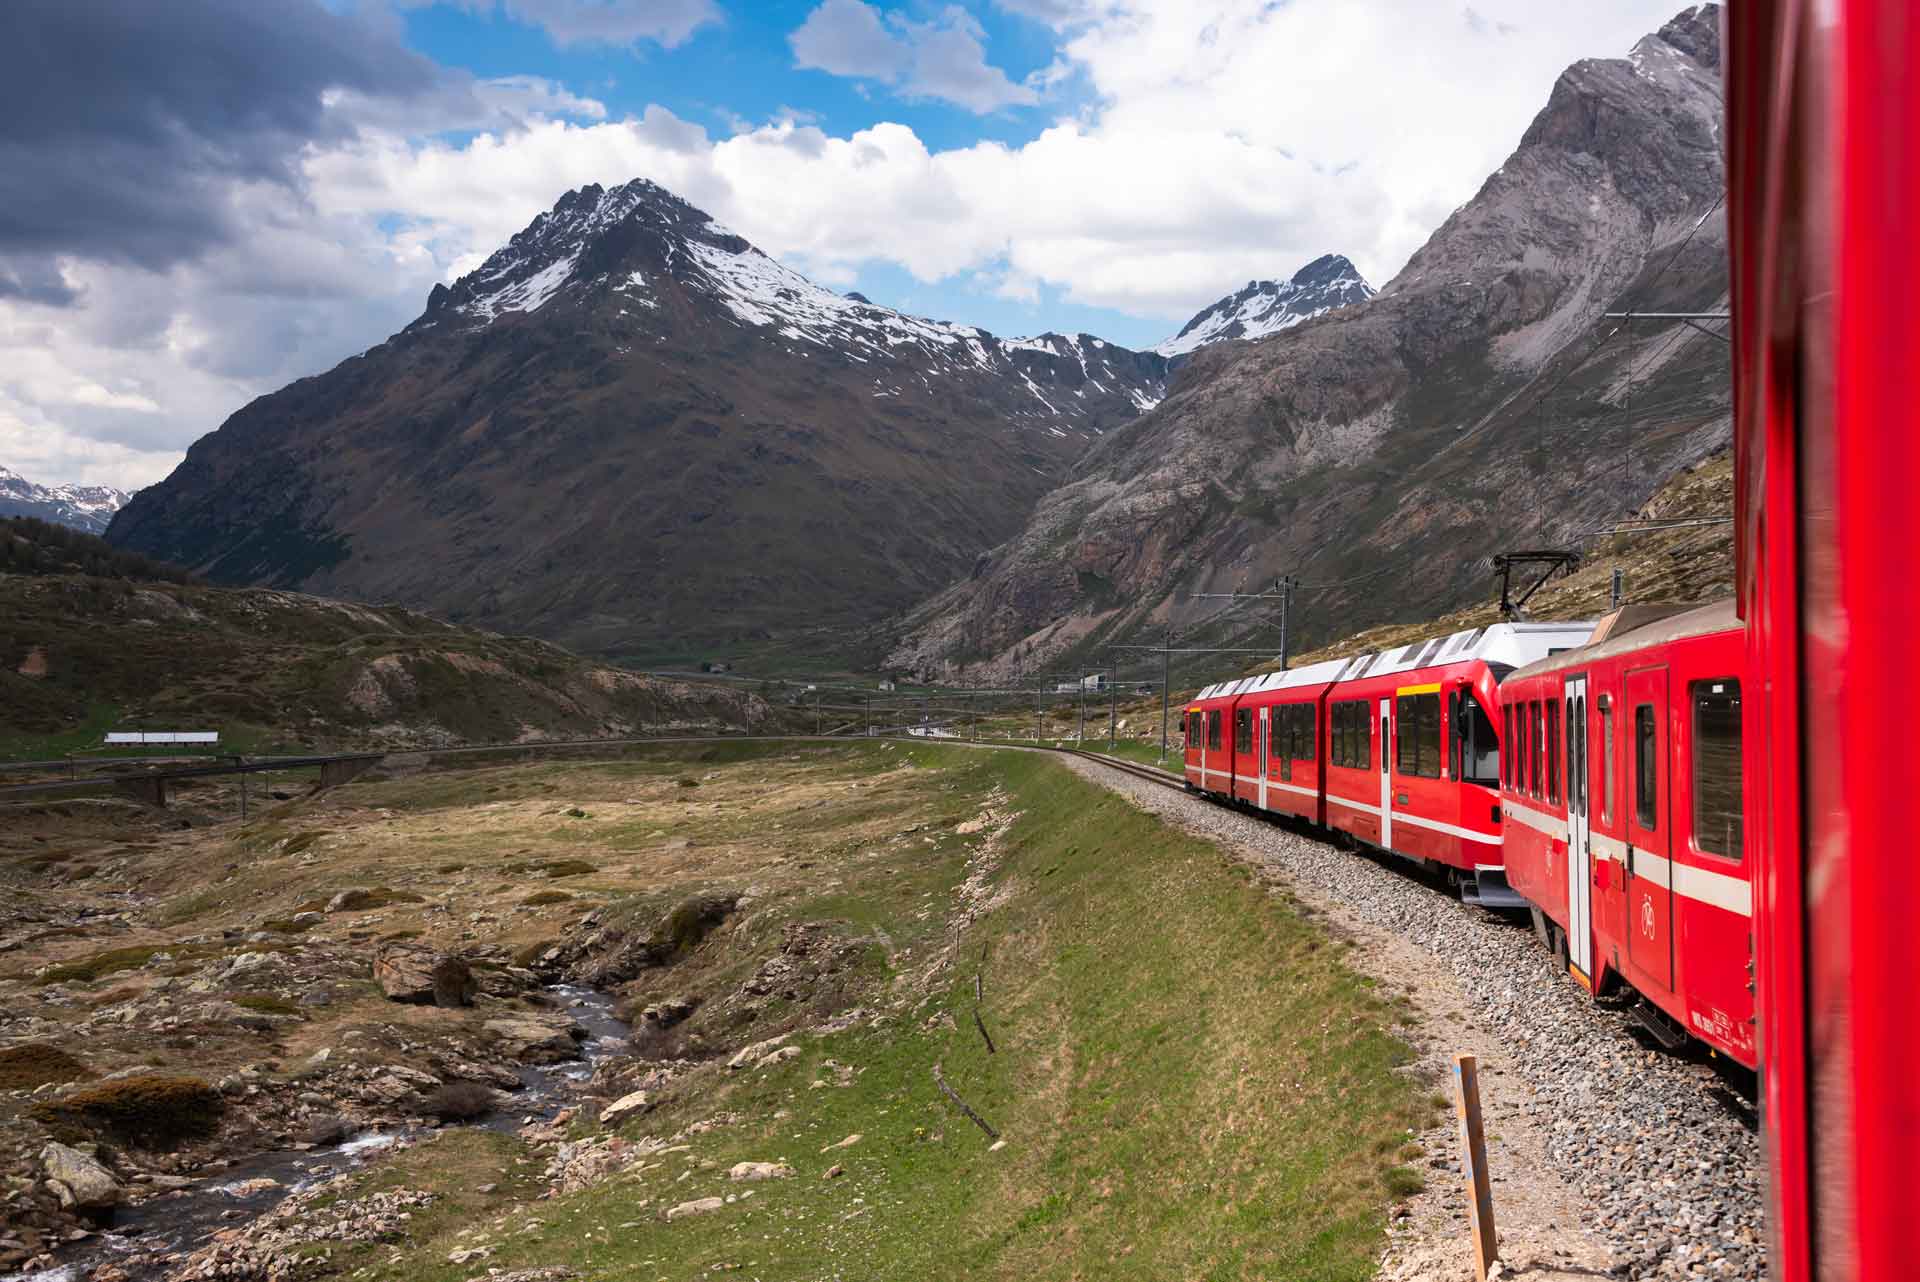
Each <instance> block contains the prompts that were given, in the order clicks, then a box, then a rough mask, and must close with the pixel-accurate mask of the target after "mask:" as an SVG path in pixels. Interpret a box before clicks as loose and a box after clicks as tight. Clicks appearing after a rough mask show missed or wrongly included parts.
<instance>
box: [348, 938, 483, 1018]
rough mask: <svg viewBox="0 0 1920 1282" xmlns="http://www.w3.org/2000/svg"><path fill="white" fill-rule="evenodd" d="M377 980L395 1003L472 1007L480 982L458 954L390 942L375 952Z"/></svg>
mask: <svg viewBox="0 0 1920 1282" xmlns="http://www.w3.org/2000/svg"><path fill="white" fill-rule="evenodd" d="M373 978H374V982H375V983H377V984H379V985H380V991H381V992H383V993H385V994H386V995H387V996H388V997H390V998H392V999H393V1000H394V1001H396V1002H412V1003H413V1004H415V1005H420V1006H425V1005H434V1006H471V1005H473V997H474V993H475V992H476V991H477V990H478V988H479V985H478V984H477V983H476V982H475V981H474V978H473V971H472V970H471V969H469V968H468V966H467V964H466V963H465V962H464V961H461V960H460V959H459V958H458V957H452V956H448V955H447V954H444V953H437V952H435V951H433V949H431V948H422V947H420V946H419V945H417V944H387V945H385V946H383V947H382V948H381V949H380V951H379V952H378V953H376V954H374V958H373Z"/></svg>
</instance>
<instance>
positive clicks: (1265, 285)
mask: <svg viewBox="0 0 1920 1282" xmlns="http://www.w3.org/2000/svg"><path fill="white" fill-rule="evenodd" d="M1374 293H1375V290H1374V288H1373V286H1371V285H1369V284H1367V282H1366V281H1365V280H1363V279H1362V278H1361V276H1360V273H1359V271H1358V270H1356V269H1355V267H1354V265H1353V264H1352V263H1350V262H1348V261H1347V260H1346V259H1345V258H1344V257H1342V256H1341V255H1339V254H1326V255H1323V256H1321V257H1319V258H1316V259H1314V260H1313V261H1312V262H1310V263H1308V264H1307V265H1306V266H1305V267H1302V268H1301V269H1300V270H1299V271H1297V272H1295V273H1294V274H1293V278H1292V279H1291V280H1284V281H1280V280H1250V281H1248V282H1247V285H1246V288H1244V289H1242V290H1240V291H1239V292H1238V293H1234V294H1229V295H1228V296H1227V297H1225V298H1223V299H1221V300H1220V301H1219V302H1217V303H1215V304H1214V305H1213V306H1211V307H1209V308H1207V309H1206V310H1205V311H1203V312H1201V313H1200V314H1199V315H1198V316H1195V317H1194V318H1193V319H1192V320H1190V321H1188V322H1187V323H1186V325H1185V327H1183V328H1182V329H1181V331H1180V332H1179V333H1178V334H1176V335H1174V336H1173V337H1172V338H1169V339H1168V340H1167V341H1166V342H1164V343H1161V344H1159V345H1158V346H1157V347H1155V348H1154V349H1153V350H1154V351H1156V352H1158V353H1160V355H1162V356H1165V357H1167V358H1168V359H1169V360H1171V359H1173V358H1174V357H1178V356H1185V355H1187V354H1188V353H1190V352H1192V351H1194V350H1196V349H1197V348H1201V347H1205V346H1206V345H1207V344H1209V343H1223V342H1226V341H1228V340H1229V339H1235V338H1265V337H1266V336H1267V335H1268V334H1277V333H1279V332H1280V331H1281V330H1283V329H1291V328H1292V327H1293V326H1295V325H1298V324H1300V323H1301V322H1302V321H1309V320H1312V319H1313V318H1314V317H1316V316H1321V315H1324V314H1326V313H1327V312H1330V311H1332V310H1333V309H1334V308H1336V307H1346V306H1348V305H1349V304H1352V303H1364V302H1366V301H1367V300H1368V299H1369V298H1372V297H1373V295H1374Z"/></svg>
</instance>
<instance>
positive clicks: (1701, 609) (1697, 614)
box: [1508, 597, 1744, 678]
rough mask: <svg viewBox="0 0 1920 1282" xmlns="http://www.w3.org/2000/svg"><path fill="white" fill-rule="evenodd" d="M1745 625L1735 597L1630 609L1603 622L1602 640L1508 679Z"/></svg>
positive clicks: (1549, 658)
mask: <svg viewBox="0 0 1920 1282" xmlns="http://www.w3.org/2000/svg"><path fill="white" fill-rule="evenodd" d="M1742 626H1744V625H1743V624H1742V623H1741V622H1740V616H1739V614H1738V613H1736V611H1735V609H1734V600H1733V598H1732V597H1727V598H1726V599H1725V600H1721V601H1715V602H1712V603H1711V604H1709V605H1702V606H1695V607H1693V608H1692V609H1688V608H1686V607H1684V606H1651V607H1636V606H1626V607H1624V608H1622V609H1620V610H1618V611H1615V613H1614V614H1612V615H1609V616H1608V617H1607V618H1605V619H1602V620H1601V621H1600V626H1599V628H1598V629H1597V630H1596V635H1597V636H1599V637H1600V638H1601V639H1600V640H1599V641H1596V642H1593V643H1592V644H1590V645H1583V646H1580V647H1578V648H1577V649H1573V650H1566V651H1562V652H1561V653H1559V654H1551V655H1548V656H1547V657H1546V658H1544V659H1539V660H1536V661H1535V662H1533V663H1530V664H1528V665H1527V666H1526V667H1524V668H1521V669H1520V670H1519V671H1517V672H1513V673H1509V674H1508V676H1509V678H1513V677H1531V676H1538V675H1540V674H1541V673H1545V672H1558V671H1560V670H1561V669H1563V668H1577V667H1580V666H1581V665H1583V664H1586V663H1590V662H1592V661H1593V660H1595V659H1607V658H1611V657H1613V656H1614V655H1617V654H1632V653H1633V652H1634V651H1636V650H1645V649H1648V648H1649V647H1652V646H1656V645H1666V644H1668V643H1670V642H1674V641H1685V640H1687V639H1688V638H1690V637H1708V636H1713V635H1714V634H1715V633H1719V632H1735V631H1738V630H1739V629H1740V628H1741V627H1742Z"/></svg>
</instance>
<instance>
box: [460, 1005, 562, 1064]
mask: <svg viewBox="0 0 1920 1282" xmlns="http://www.w3.org/2000/svg"><path fill="white" fill-rule="evenodd" d="M481 1031H482V1032H483V1033H484V1034H485V1035H486V1037H487V1038H488V1039H489V1040H490V1041H492V1042H493V1043H494V1049H495V1050H497V1051H498V1052H499V1053H500V1054H502V1055H505V1056H507V1057H508V1058H509V1059H514V1060H518V1061H519V1062H520V1063H522V1064H558V1063H561V1062H562V1061H564V1060H569V1059H578V1058H579V1057H580V1043H581V1042H582V1041H584V1040H586V1036H587V1030H586V1029H584V1028H582V1027H580V1025H578V1024H576V1023H574V1022H573V1021H572V1020H564V1021H558V1022H556V1021H549V1020H544V1019H533V1018H530V1017H516V1018H510V1019H490V1020H488V1021H487V1022H486V1023H485V1024H483V1025H481Z"/></svg>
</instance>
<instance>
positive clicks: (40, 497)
mask: <svg viewBox="0 0 1920 1282" xmlns="http://www.w3.org/2000/svg"><path fill="white" fill-rule="evenodd" d="M132 497H133V496H132V495H130V494H128V493H127V492H126V491H125V490H116V489H114V488H113V487H112V486H108V485H36V484H34V483H33V482H32V481H29V480H28V479H27V478H26V477H24V476H21V475H20V474H19V473H18V472H15V471H13V470H12V469H10V468H7V467H0V516H32V517H38V518H39V519H40V520H42V521H54V522H57V523H58V524H60V525H70V526H72V527H73V528H74V529H76V530H84V531H86V532H87V533H88V534H99V533H101V532H102V531H104V530H105V529H106V528H107V524H108V523H109V522H110V521H112V520H113V514H114V513H115V512H118V511H119V510H120V509H121V508H123V507H125V506H126V505H127V500H128V499H130V498H132Z"/></svg>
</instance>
